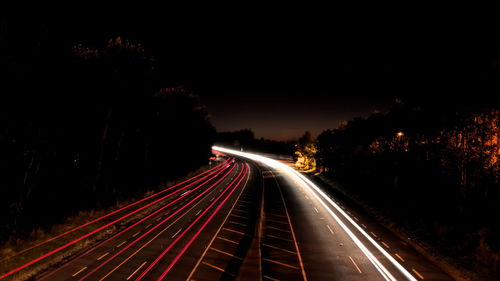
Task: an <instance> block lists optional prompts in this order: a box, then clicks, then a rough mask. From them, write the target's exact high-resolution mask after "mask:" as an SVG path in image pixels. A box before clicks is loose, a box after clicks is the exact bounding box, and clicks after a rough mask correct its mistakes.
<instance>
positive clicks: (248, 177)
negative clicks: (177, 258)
mask: <svg viewBox="0 0 500 281" xmlns="http://www.w3.org/2000/svg"><path fill="white" fill-rule="evenodd" d="M247 167H248V173H247V180H246V182H245V185H244V186H243V188H242V189H241V191H240V193H239V194H238V198H236V201H235V202H234V203H233V206H231V210H229V212H228V213H227V215H226V217H225V218H224V221H222V224H221V225H220V226H219V229H217V232H216V233H215V234H214V236H213V237H212V240H210V243H209V244H208V246H207V247H206V248H205V251H203V254H202V255H201V257H200V258H199V259H198V261H197V262H196V265H195V266H194V267H193V269H192V270H191V272H190V273H189V276H188V277H187V278H186V280H191V277H193V274H194V272H195V271H196V269H197V268H198V266H199V265H200V263H202V261H201V260H202V259H203V258H204V257H205V254H206V253H207V251H208V247H210V246H212V244H213V243H214V241H215V238H217V236H218V235H219V232H220V231H221V229H222V226H223V225H224V224H225V223H226V221H227V219H228V218H229V214H230V213H231V211H232V210H233V209H234V206H236V203H237V202H238V201H239V200H240V198H241V195H242V194H243V191H244V190H245V189H246V186H247V183H248V180H249V179H250V174H251V172H252V171H251V170H250V166H249V165H248V164H247ZM203 263H204V264H205V265H207V266H212V265H211V264H208V263H206V262H203ZM214 268H216V269H217V267H214ZM222 271H223V272H225V271H224V270H222ZM227 274H230V275H232V276H235V275H234V274H231V273H227Z"/></svg>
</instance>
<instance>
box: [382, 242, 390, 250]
mask: <svg viewBox="0 0 500 281" xmlns="http://www.w3.org/2000/svg"><path fill="white" fill-rule="evenodd" d="M382 245H384V246H385V247H386V248H387V249H389V248H390V247H389V245H387V244H385V242H382Z"/></svg>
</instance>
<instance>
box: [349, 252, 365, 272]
mask: <svg viewBox="0 0 500 281" xmlns="http://www.w3.org/2000/svg"><path fill="white" fill-rule="evenodd" d="M349 258H350V259H351V262H352V264H354V266H355V267H356V269H357V270H358V272H359V273H363V272H361V269H359V266H358V265H357V264H356V263H355V262H354V260H353V259H352V258H351V256H349Z"/></svg>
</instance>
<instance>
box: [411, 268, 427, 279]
mask: <svg viewBox="0 0 500 281" xmlns="http://www.w3.org/2000/svg"><path fill="white" fill-rule="evenodd" d="M411 271H413V272H414V273H415V274H416V275H417V276H418V277H420V279H422V280H424V276H422V275H421V274H420V273H418V271H416V270H415V269H413V268H412V269H411Z"/></svg>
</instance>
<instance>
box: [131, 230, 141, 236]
mask: <svg viewBox="0 0 500 281" xmlns="http://www.w3.org/2000/svg"><path fill="white" fill-rule="evenodd" d="M139 233H141V232H140V231H137V233H136V234H134V235H132V237H136V236H137V235H139Z"/></svg>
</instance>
